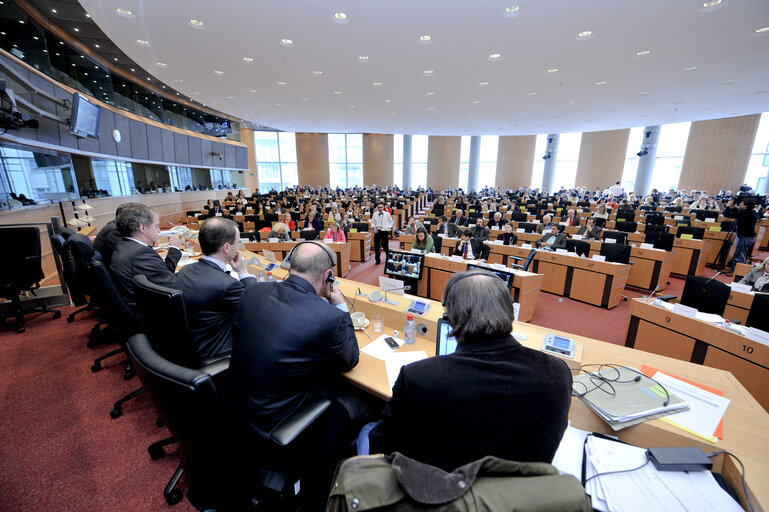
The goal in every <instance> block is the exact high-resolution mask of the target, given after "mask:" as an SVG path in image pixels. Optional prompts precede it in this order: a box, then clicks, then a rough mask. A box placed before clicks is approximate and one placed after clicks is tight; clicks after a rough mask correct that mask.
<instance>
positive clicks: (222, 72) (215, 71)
mask: <svg viewBox="0 0 769 512" xmlns="http://www.w3.org/2000/svg"><path fill="white" fill-rule="evenodd" d="M214 74H216V75H223V74H224V71H220V70H218V69H215V70H214Z"/></svg>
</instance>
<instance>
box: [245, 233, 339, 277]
mask: <svg viewBox="0 0 769 512" xmlns="http://www.w3.org/2000/svg"><path fill="white" fill-rule="evenodd" d="M326 245H327V246H328V248H329V249H331V250H332V251H334V252H335V253H336V275H337V277H345V276H346V275H347V274H349V273H350V270H351V269H352V267H351V266H350V242H345V243H329V244H326ZM243 247H245V249H246V250H247V251H252V252H258V253H261V254H262V256H263V255H264V252H263V251H264V250H265V249H266V250H268V251H272V252H274V253H275V258H276V259H277V260H279V261H282V260H284V259H285V258H286V256H288V253H289V252H291V249H293V248H294V247H296V242H250V243H245V244H243ZM273 274H274V272H273Z"/></svg>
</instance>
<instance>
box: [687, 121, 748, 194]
mask: <svg viewBox="0 0 769 512" xmlns="http://www.w3.org/2000/svg"><path fill="white" fill-rule="evenodd" d="M760 119H761V114H753V115H749V116H739V117H726V118H723V119H711V120H708V121H696V122H693V123H692V126H691V128H690V129H689V141H688V143H687V145H686V154H685V155H684V163H683V166H682V167H681V178H680V180H679V182H678V188H683V189H685V190H692V189H694V190H707V191H708V192H710V193H713V194H715V193H716V192H718V191H719V190H720V189H722V188H724V189H727V190H733V191H736V190H737V189H739V187H740V185H742V183H743V181H744V180H745V172H746V171H747V169H748V160H750V152H751V151H752V149H753V142H754V140H755V138H756V130H757V129H758V122H759V120H760Z"/></svg>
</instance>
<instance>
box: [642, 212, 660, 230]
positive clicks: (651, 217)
mask: <svg viewBox="0 0 769 512" xmlns="http://www.w3.org/2000/svg"><path fill="white" fill-rule="evenodd" d="M644 222H645V223H646V227H647V228H648V227H649V226H654V225H658V226H662V225H663V224H665V216H664V215H662V214H659V213H655V214H648V215H647V216H646V217H644Z"/></svg>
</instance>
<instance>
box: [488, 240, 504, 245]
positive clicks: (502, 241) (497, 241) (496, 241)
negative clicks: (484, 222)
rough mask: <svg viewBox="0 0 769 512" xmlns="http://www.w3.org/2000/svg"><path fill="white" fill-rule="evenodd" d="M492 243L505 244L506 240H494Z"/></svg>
mask: <svg viewBox="0 0 769 512" xmlns="http://www.w3.org/2000/svg"><path fill="white" fill-rule="evenodd" d="M491 243H492V244H494V245H503V244H504V243H505V241H504V240H494V241H493V242H491Z"/></svg>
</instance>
